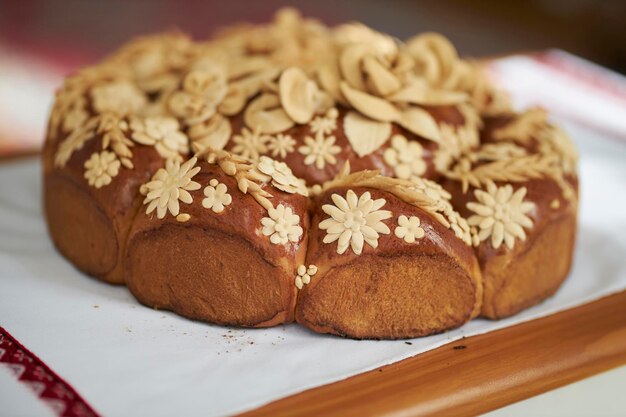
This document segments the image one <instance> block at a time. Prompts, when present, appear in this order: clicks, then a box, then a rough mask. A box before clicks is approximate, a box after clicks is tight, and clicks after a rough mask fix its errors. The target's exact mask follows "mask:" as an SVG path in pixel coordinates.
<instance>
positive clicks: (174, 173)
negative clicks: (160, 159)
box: [141, 157, 200, 219]
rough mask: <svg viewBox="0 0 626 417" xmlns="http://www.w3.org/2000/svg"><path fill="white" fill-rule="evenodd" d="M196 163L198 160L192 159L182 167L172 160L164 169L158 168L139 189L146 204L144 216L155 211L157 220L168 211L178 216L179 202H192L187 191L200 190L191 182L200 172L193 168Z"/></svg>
mask: <svg viewBox="0 0 626 417" xmlns="http://www.w3.org/2000/svg"><path fill="white" fill-rule="evenodd" d="M197 161H198V158H195V157H194V158H191V159H190V160H188V161H187V162H185V163H184V164H182V165H181V164H180V162H179V161H175V160H172V159H168V160H167V161H166V162H165V168H160V169H159V170H158V171H157V172H156V173H155V174H154V176H153V177H152V179H151V180H150V182H148V183H146V184H145V186H143V187H142V188H141V191H142V192H143V193H144V194H145V196H146V198H145V199H144V200H143V204H148V207H147V208H146V214H150V213H152V212H153V211H154V210H155V209H156V212H157V218H159V219H162V218H164V217H165V215H166V214H167V212H168V211H169V212H170V213H171V214H172V216H178V214H179V212H180V204H179V202H178V201H179V200H180V201H182V202H183V203H186V204H191V203H192V202H193V198H192V197H191V194H189V191H195V190H198V189H200V184H199V183H197V182H195V181H192V180H191V179H192V178H193V177H194V176H195V175H196V174H197V173H198V172H199V171H200V167H196V166H195V165H196V162H197Z"/></svg>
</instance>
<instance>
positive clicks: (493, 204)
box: [467, 181, 536, 249]
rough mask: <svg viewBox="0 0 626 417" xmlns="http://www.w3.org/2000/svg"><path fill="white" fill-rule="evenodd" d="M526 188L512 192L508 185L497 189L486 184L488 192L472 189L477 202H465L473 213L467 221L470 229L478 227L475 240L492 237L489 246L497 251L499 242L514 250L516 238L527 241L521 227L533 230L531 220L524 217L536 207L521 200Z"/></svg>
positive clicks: (493, 185)
mask: <svg viewBox="0 0 626 417" xmlns="http://www.w3.org/2000/svg"><path fill="white" fill-rule="evenodd" d="M526 192H527V190H526V187H521V188H519V189H518V190H517V191H515V192H513V187H512V186H511V185H510V184H507V185H504V186H502V187H498V186H496V185H495V183H494V182H491V181H490V182H489V183H487V191H483V190H475V191H474V195H475V197H476V199H477V200H478V202H469V203H467V208H468V209H469V210H471V211H473V212H474V213H476V214H474V215H472V216H470V217H469V218H468V219H467V221H468V223H469V224H470V226H477V227H478V229H479V230H478V235H477V236H478V240H479V241H481V242H482V241H485V240H487V239H488V238H491V245H492V246H493V247H494V248H495V249H498V248H499V247H500V246H501V245H502V243H503V242H504V244H505V245H506V246H507V247H508V248H509V249H513V247H514V246H515V238H518V239H520V240H522V241H524V240H526V232H525V231H524V228H526V229H530V228H532V227H533V221H532V220H531V218H530V217H528V216H527V215H528V214H529V213H530V212H532V211H533V210H535V207H536V206H535V204H534V203H532V202H530V201H524V197H525V196H526Z"/></svg>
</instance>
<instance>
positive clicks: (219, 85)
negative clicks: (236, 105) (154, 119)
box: [168, 65, 228, 125]
mask: <svg viewBox="0 0 626 417" xmlns="http://www.w3.org/2000/svg"><path fill="white" fill-rule="evenodd" d="M227 91H228V86H227V83H226V74H225V72H224V71H223V70H222V69H221V68H220V67H219V66H216V65H214V66H210V65H205V66H204V67H203V68H196V69H193V70H191V71H190V72H189V73H188V74H187V75H186V76H185V78H184V79H183V82H182V88H181V89H180V90H178V91H176V92H174V93H173V94H172V95H171V96H170V98H169V101H168V105H169V108H170V110H171V111H172V113H174V115H176V116H177V117H180V118H181V119H183V120H184V121H185V123H186V124H188V125H195V124H198V123H202V122H204V121H206V120H208V119H209V118H211V117H212V116H213V115H215V113H216V111H217V106H218V105H219V104H220V103H221V102H222V100H223V99H224V97H225V96H226V92H227Z"/></svg>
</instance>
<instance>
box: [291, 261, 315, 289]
mask: <svg viewBox="0 0 626 417" xmlns="http://www.w3.org/2000/svg"><path fill="white" fill-rule="evenodd" d="M296 272H297V275H296V281H295V283H296V288H298V289H299V290H301V289H302V287H304V286H305V285H307V284H309V283H310V282H311V277H312V276H313V275H315V274H317V266H315V265H309V267H308V268H307V267H306V265H300V266H299V267H298V270H297V271H296Z"/></svg>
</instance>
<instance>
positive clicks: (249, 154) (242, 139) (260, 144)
mask: <svg viewBox="0 0 626 417" xmlns="http://www.w3.org/2000/svg"><path fill="white" fill-rule="evenodd" d="M269 139H270V137H269V136H268V135H265V134H262V133H261V131H260V130H259V129H255V130H250V129H248V128H247V127H244V128H243V129H242V130H241V133H239V134H237V135H235V136H233V143H234V144H235V145H234V146H233V148H232V152H233V153H234V154H236V155H238V156H241V157H242V158H245V159H248V160H250V161H253V162H254V161H257V160H258V159H259V157H260V156H261V155H262V154H264V153H265V152H267V142H268V141H269Z"/></svg>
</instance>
